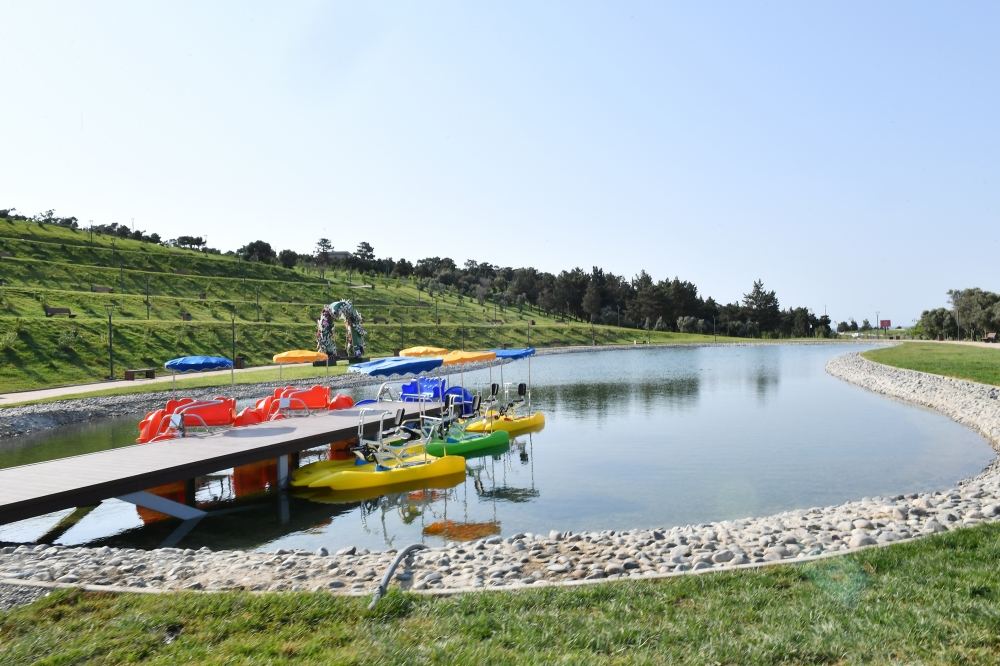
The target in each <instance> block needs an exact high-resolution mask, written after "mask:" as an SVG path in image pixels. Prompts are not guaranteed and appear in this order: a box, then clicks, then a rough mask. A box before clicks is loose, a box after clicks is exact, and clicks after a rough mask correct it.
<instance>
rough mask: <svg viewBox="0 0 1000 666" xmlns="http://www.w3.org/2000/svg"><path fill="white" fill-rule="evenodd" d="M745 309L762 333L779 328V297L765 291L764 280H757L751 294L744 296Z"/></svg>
mask: <svg viewBox="0 0 1000 666" xmlns="http://www.w3.org/2000/svg"><path fill="white" fill-rule="evenodd" d="M743 308H744V309H745V310H746V313H747V316H748V317H750V319H752V320H753V321H755V322H757V325H758V327H759V329H760V330H761V331H768V332H773V331H774V330H775V329H776V328H777V324H778V320H779V318H780V316H781V310H780V309H779V306H778V297H777V296H775V295H774V292H773V291H767V290H765V289H764V281H763V280H755V281H754V283H753V288H752V289H751V290H750V293H749V294H743Z"/></svg>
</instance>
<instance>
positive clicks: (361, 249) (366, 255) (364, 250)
mask: <svg viewBox="0 0 1000 666" xmlns="http://www.w3.org/2000/svg"><path fill="white" fill-rule="evenodd" d="M354 258H355V260H356V262H357V265H358V269H359V270H365V269H367V268H369V267H370V266H371V264H372V262H374V261H375V248H373V247H372V246H371V245H370V244H369V243H368V241H361V242H360V243H358V249H357V250H355V251H354Z"/></svg>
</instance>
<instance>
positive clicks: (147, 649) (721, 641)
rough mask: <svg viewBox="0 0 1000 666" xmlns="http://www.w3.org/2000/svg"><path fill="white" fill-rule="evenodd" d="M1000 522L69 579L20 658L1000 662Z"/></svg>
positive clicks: (8, 619) (3, 639)
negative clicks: (326, 582)
mask: <svg viewBox="0 0 1000 666" xmlns="http://www.w3.org/2000/svg"><path fill="white" fill-rule="evenodd" d="M997 561H1000V525H986V526H979V527H975V528H971V529H964V530H959V531H957V532H951V533H947V534H943V535H938V536H936V537H933V538H928V539H923V540H920V541H917V542H912V543H907V544H900V545H895V546H892V547H889V548H880V549H870V550H866V551H863V552H860V553H855V554H852V555H848V556H844V557H838V558H832V559H827V560H822V561H819V562H814V563H808V564H801V565H785V566H779V567H771V568H766V569H760V570H755V571H743V572H730V573H714V574H710V575H703V576H688V577H681V578H675V579H672V580H666V581H644V582H622V583H611V584H603V585H599V586H593V587H586V588H578V589H545V590H526V591H522V592H514V593H511V592H507V593H482V594H469V595H464V596H459V597H452V598H441V599H434V598H427V597H418V596H414V595H406V594H400V593H390V595H389V596H387V597H386V598H385V599H383V600H382V602H381V604H380V605H379V606H378V607H377V608H376V609H375V610H374V611H373V612H369V611H367V610H366V609H365V605H366V604H367V602H368V599H367V598H364V599H350V598H338V597H332V596H329V595H327V594H324V593H311V594H308V593H296V594H265V595H253V594H248V593H232V594H211V595H209V594H193V593H183V594H170V595H150V596H147V595H129V594H125V595H110V594H95V593H81V592H76V591H69V592H66V591H61V592H57V593H55V594H53V595H52V596H50V597H49V598H46V599H43V600H40V601H38V602H35V603H34V604H33V605H31V606H30V607H26V608H21V609H17V610H14V611H12V612H10V613H8V614H6V615H0V643H3V645H4V648H3V649H4V653H5V657H4V663H8V664H29V663H33V664H57V663H58V664H69V663H115V664H117V663H137V662H142V663H150V664H176V663H200V664H223V663H273V662H277V661H296V662H301V663H312V664H330V663H337V664H350V663H413V664H418V663H420V664H422V663H468V664H482V663H490V664H507V663H510V664H549V663H578V664H584V663H602V664H603V663H611V664H615V663H622V664H624V663H691V664H706V663H725V664H775V663H809V664H817V663H829V664H851V663H857V664H860V663H968V664H973V663H982V664H992V663H996V660H997V655H998V654H1000V572H998V570H997V567H996V562H997Z"/></svg>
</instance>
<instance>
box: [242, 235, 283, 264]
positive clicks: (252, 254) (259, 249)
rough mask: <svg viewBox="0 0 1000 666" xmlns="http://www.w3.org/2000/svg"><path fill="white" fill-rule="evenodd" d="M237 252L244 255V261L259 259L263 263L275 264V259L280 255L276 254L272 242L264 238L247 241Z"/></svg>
mask: <svg viewBox="0 0 1000 666" xmlns="http://www.w3.org/2000/svg"><path fill="white" fill-rule="evenodd" d="M236 254H238V255H240V256H241V257H243V260H244V261H259V262H261V263H262V264H273V263H274V260H275V259H276V258H277V256H278V255H277V254H275V252H274V249H273V248H272V247H271V244H270V243H267V242H265V241H262V240H255V241H253V242H252V243H247V244H246V245H244V246H243V247H241V248H240V249H238V250H236Z"/></svg>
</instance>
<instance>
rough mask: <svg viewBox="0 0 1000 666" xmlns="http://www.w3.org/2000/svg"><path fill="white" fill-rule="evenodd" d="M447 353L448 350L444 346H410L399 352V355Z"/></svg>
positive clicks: (418, 355) (442, 354)
mask: <svg viewBox="0 0 1000 666" xmlns="http://www.w3.org/2000/svg"><path fill="white" fill-rule="evenodd" d="M447 353H448V350H447V349H445V348H444V347H427V346H420V347H410V348H408V349H404V350H403V351H401V352H399V355H400V356H417V357H420V356H444V355H445V354H447Z"/></svg>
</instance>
